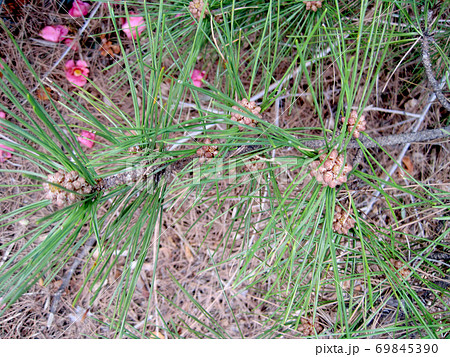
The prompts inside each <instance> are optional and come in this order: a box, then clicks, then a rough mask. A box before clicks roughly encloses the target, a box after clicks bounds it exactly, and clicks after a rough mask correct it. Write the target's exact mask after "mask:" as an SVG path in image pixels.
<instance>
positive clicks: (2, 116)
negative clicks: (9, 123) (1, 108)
mask: <svg viewBox="0 0 450 357" xmlns="http://www.w3.org/2000/svg"><path fill="white" fill-rule="evenodd" d="M0 119H6V113H5V112H0ZM0 128H1V129H5V127H4V126H1V125H0Z"/></svg>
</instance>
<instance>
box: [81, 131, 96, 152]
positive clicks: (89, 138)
mask: <svg viewBox="0 0 450 357" xmlns="http://www.w3.org/2000/svg"><path fill="white" fill-rule="evenodd" d="M77 139H78V141H79V142H80V143H81V144H83V145H86V146H87V147H88V148H89V149H92V147H93V146H94V144H95V143H94V141H93V140H95V133H91V132H90V131H86V130H82V131H81V136H79V137H78V138H77Z"/></svg>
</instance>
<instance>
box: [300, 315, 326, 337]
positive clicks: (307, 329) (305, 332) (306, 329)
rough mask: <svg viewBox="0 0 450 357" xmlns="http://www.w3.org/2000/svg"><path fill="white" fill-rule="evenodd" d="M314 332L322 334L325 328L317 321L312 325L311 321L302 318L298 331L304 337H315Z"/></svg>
mask: <svg viewBox="0 0 450 357" xmlns="http://www.w3.org/2000/svg"><path fill="white" fill-rule="evenodd" d="M314 330H315V331H316V333H320V332H322V330H323V328H322V326H320V324H319V323H318V322H317V321H316V322H314V323H312V322H311V321H310V320H309V319H305V318H304V317H302V318H301V324H300V325H299V326H298V331H299V332H300V334H301V335H302V336H305V337H306V336H312V335H314Z"/></svg>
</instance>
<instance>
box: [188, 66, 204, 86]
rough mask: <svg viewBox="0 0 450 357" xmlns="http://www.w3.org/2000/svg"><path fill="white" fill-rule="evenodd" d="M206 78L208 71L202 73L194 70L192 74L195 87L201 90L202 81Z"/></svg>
mask: <svg viewBox="0 0 450 357" xmlns="http://www.w3.org/2000/svg"><path fill="white" fill-rule="evenodd" d="M205 77H206V71H201V70H199V69H194V70H193V71H192V74H191V79H192V83H193V84H194V86H196V87H198V88H201V87H202V84H203V83H202V79H203V78H205Z"/></svg>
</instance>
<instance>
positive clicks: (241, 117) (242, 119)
mask: <svg viewBox="0 0 450 357" xmlns="http://www.w3.org/2000/svg"><path fill="white" fill-rule="evenodd" d="M239 104H241V105H242V106H243V107H244V108H247V109H248V110H249V111H250V112H252V113H253V114H255V115H256V116H257V117H258V118H259V119H262V115H261V114H259V113H260V112H261V107H258V106H256V103H255V102H249V101H248V100H247V99H245V98H244V99H242V100H241V101H239ZM233 109H235V110H237V111H240V112H242V113H243V114H238V113H234V112H233V113H231V120H234V121H237V122H238V123H240V124H245V125H248V126H251V127H252V128H254V127H256V124H258V122H257V121H256V120H254V119H252V118H248V117H246V116H245V112H244V111H243V110H242V109H241V108H239V107H238V106H236V105H235V106H233ZM243 129H244V127H242V126H239V130H243Z"/></svg>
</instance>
